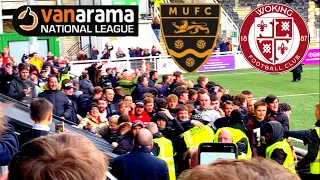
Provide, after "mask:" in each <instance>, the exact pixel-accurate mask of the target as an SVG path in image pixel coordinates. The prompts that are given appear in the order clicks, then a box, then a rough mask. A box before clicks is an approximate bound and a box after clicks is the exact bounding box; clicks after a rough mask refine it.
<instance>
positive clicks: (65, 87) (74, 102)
mask: <svg viewBox="0 0 320 180" xmlns="http://www.w3.org/2000/svg"><path fill="white" fill-rule="evenodd" d="M73 88H74V86H73V82H72V80H71V79H65V80H63V81H62V87H61V91H62V92H64V93H65V94H66V95H67V96H68V98H69V102H70V103H71V107H72V114H71V117H70V121H71V122H73V123H75V124H76V125H78V124H79V120H81V119H82V117H81V116H80V115H78V114H79V113H78V112H79V108H78V97H77V96H76V95H74V94H73Z"/></svg>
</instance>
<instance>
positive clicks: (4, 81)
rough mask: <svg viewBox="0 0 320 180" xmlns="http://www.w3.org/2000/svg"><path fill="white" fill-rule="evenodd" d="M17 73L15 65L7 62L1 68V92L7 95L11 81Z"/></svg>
mask: <svg viewBox="0 0 320 180" xmlns="http://www.w3.org/2000/svg"><path fill="white" fill-rule="evenodd" d="M15 75H17V74H16V73H14V70H13V66H11V65H10V64H7V65H5V66H2V67H1V68H0V87H1V88H0V93H1V94H4V95H7V94H8V88H9V83H10V81H12V80H13V79H14V78H15Z"/></svg>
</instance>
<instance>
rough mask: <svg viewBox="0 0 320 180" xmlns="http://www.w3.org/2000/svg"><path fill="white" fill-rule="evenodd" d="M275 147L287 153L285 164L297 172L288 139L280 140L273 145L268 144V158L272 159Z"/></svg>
mask: <svg viewBox="0 0 320 180" xmlns="http://www.w3.org/2000/svg"><path fill="white" fill-rule="evenodd" d="M275 149H282V150H283V151H284V152H285V153H286V154H287V157H286V159H285V161H284V162H283V166H284V167H286V168H288V169H289V170H290V171H291V172H293V173H296V169H295V165H294V158H293V153H292V150H291V147H290V145H289V143H288V141H287V140H286V139H284V140H283V141H278V142H276V143H274V144H272V145H271V146H268V147H267V150H266V159H271V154H272V152H273V151H274V150H275Z"/></svg>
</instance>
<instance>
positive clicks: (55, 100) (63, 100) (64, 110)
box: [38, 90, 72, 120]
mask: <svg viewBox="0 0 320 180" xmlns="http://www.w3.org/2000/svg"><path fill="white" fill-rule="evenodd" d="M38 97H39V98H45V99H47V100H48V101H50V102H51V103H52V104H53V114H54V115H57V116H59V117H62V116H63V117H64V118H65V119H67V120H71V116H72V103H71V102H70V101H69V99H68V96H67V95H66V94H65V93H63V92H61V91H58V90H54V91H53V90H45V91H44V92H42V93H40V94H39V95H38Z"/></svg>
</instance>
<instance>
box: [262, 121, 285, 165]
mask: <svg viewBox="0 0 320 180" xmlns="http://www.w3.org/2000/svg"><path fill="white" fill-rule="evenodd" d="M283 129H284V128H283V126H282V124H281V123H279V122H277V121H271V122H268V123H267V125H266V131H265V132H266V133H271V134H272V138H271V139H268V140H267V139H266V143H267V146H271V145H272V144H274V143H276V142H279V141H282V140H283V139H284V131H283ZM286 157H287V154H286V153H285V152H284V151H283V150H282V149H275V150H274V151H273V152H272V154H271V159H273V160H275V161H277V162H278V163H279V164H281V165H282V164H283V163H284V161H285V160H286Z"/></svg>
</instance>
